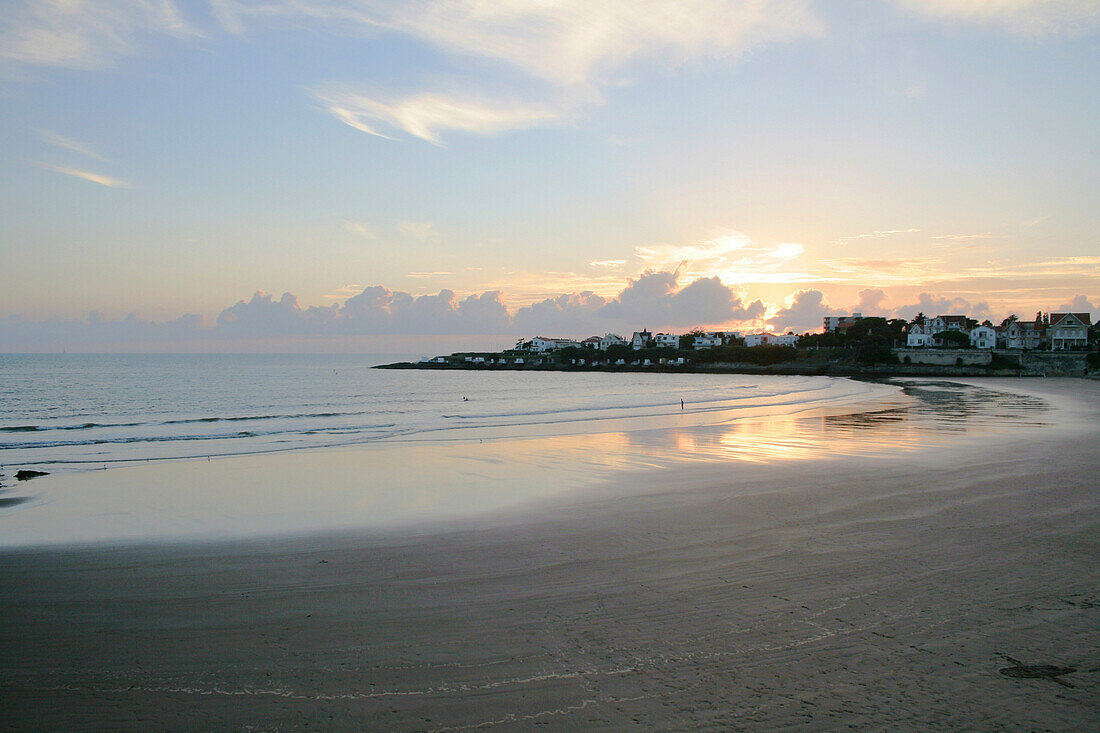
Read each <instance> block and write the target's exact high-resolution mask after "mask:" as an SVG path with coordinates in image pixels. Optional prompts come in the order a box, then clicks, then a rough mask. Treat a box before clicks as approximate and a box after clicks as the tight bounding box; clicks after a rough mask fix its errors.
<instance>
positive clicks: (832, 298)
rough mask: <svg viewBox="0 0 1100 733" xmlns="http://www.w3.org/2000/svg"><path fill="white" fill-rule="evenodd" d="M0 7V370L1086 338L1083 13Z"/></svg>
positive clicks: (936, 7)
mask: <svg viewBox="0 0 1100 733" xmlns="http://www.w3.org/2000/svg"><path fill="white" fill-rule="evenodd" d="M0 15H2V17H0V120H2V124H0V251H2V265H3V266H2V267H0V351H9V352H10V351H39V350H44V351H51V350H61V349H68V350H93V351H94V350H105V351H111V350H116V351H117V350H124V351H125V350H138V351H140V350H167V351H173V350H179V351H204V350H222V351H233V350H321V351H328V350H336V351H343V350H350V351H357V350H365V351H371V350H391V351H392V350H412V351H419V350H424V351H426V352H431V351H433V349H434V350H436V351H442V350H445V349H442V348H439V349H435V347H444V346H445V347H448V348H453V349H459V348H500V347H504V346H508V345H510V344H511V343H513V342H514V341H515V339H516V338H518V337H520V336H527V337H530V336H534V335H544V336H573V337H582V338H583V337H586V336H589V335H593V334H602V333H605V332H608V331H612V332H617V333H625V334H626V335H629V332H632V331H634V330H640V329H641V328H643V327H646V328H649V329H650V330H669V331H681V332H682V331H685V330H687V329H690V328H693V327H704V328H707V329H721V330H740V331H754V330H759V329H776V330H780V331H786V330H788V329H793V330H795V331H796V332H803V331H806V330H811V329H815V328H820V326H821V319H822V317H823V316H824V315H830V314H840V313H850V312H853V311H859V312H862V313H863V314H864V315H883V316H888V317H903V318H911V317H912V316H913V315H915V314H916V313H917V312H924V313H926V314H929V315H935V314H939V313H966V314H968V315H971V316H973V317H975V318H978V319H979V320H981V319H984V318H990V319H992V320H994V321H1000V320H1001V319H1002V318H1004V317H1006V316H1008V315H1009V314H1013V313H1015V314H1017V315H1020V316H1021V317H1023V318H1025V319H1029V318H1031V317H1033V316H1034V314H1035V312H1036V311H1039V310H1042V311H1044V312H1047V311H1058V310H1065V309H1071V310H1074V311H1088V312H1091V313H1092V314H1093V317H1094V318H1095V317H1097V316H1100V243H1098V239H1100V236H1098V231H1100V229H1098V224H1100V206H1098V205H1097V204H1098V201H1097V191H1098V190H1100V186H1098V183H1100V181H1098V176H1097V162H1098V152H1100V135H1098V134H1097V133H1098V124H1097V120H1098V119H1100V114H1098V113H1100V101H1098V96H1100V95H1097V94H1096V89H1097V88H1100V54H1098V46H1097V31H1098V29H1100V3H1096V2H1095V0H744V1H742V2H734V1H732V0H731V1H728V2H722V1H720V0H675V1H673V2H658V1H656V0H632V1H631V2H621V1H618V2H615V1H613V2H603V1H602V0H497V1H496V2H486V1H485V0H404V1H402V2H397V1H396V0H393V1H390V2H378V1H375V0H270V1H257V2H252V1H250V0H205V1H203V2H173V0H126V1H116V0H95V1H94V2H82V1H81V0H26V1H23V0H9V2H7V3H5V10H4V13H2V14H0Z"/></svg>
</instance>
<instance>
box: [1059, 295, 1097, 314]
mask: <svg viewBox="0 0 1100 733" xmlns="http://www.w3.org/2000/svg"><path fill="white" fill-rule="evenodd" d="M1097 311H1100V305H1098V304H1094V303H1091V302H1089V299H1088V298H1087V297H1085V296H1084V295H1076V296H1074V298H1073V300H1071V301H1069V302H1068V303H1063V304H1062V305H1060V306H1058V312H1059V313H1089V314H1092V313H1095V312H1097Z"/></svg>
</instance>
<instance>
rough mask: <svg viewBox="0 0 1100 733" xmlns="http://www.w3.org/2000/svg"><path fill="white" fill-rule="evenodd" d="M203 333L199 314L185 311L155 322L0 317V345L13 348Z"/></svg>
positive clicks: (175, 340)
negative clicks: (171, 317) (181, 314)
mask: <svg viewBox="0 0 1100 733" xmlns="http://www.w3.org/2000/svg"><path fill="white" fill-rule="evenodd" d="M205 332H206V329H204V328H203V320H202V317H201V316H198V315H194V314H188V315H183V316H180V317H179V318H174V319H172V320H170V321H165V322H163V323H154V322H153V321H147V320H144V319H140V318H138V317H137V316H135V315H133V314H131V315H128V316H126V317H125V318H121V319H118V320H110V319H107V318H104V317H103V316H102V315H101V314H100V313H97V312H95V311H93V312H92V313H90V314H89V315H88V317H87V318H85V319H62V318H51V319H48V320H45V321H32V320H30V319H27V318H24V317H22V316H18V315H12V316H7V317H4V318H0V344H3V345H4V348H5V349H11V350H15V351H38V350H43V349H45V350H55V349H72V350H81V349H93V350H94V349H97V348H103V347H105V346H111V345H118V344H123V345H135V344H181V343H185V342H188V341H193V340H195V339H197V338H201V337H202V335H203V334H204V333H205Z"/></svg>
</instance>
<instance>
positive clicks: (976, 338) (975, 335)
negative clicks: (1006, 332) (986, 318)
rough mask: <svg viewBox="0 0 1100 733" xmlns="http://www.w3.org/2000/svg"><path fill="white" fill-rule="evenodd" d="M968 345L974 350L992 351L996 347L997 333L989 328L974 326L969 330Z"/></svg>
mask: <svg viewBox="0 0 1100 733" xmlns="http://www.w3.org/2000/svg"><path fill="white" fill-rule="evenodd" d="M970 345H971V346H973V347H974V348H975V349H992V348H995V347H996V346H997V332H996V331H995V330H993V328H992V327H990V326H974V328H972V329H970Z"/></svg>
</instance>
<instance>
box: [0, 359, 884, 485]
mask: <svg viewBox="0 0 1100 733" xmlns="http://www.w3.org/2000/svg"><path fill="white" fill-rule="evenodd" d="M397 358H399V357H397V356H393V355H389V356H378V355H374V356H367V355H315V354H291V355H285V354H277V355H272V354H246V355H225V354H196V355H179V354H140V355H115V354H111V355H107V354H67V355H66V354H34V355H0V455H2V456H3V457H2V458H0V463H2V464H3V465H6V466H31V465H37V466H54V467H56V468H61V467H64V466H66V465H67V466H71V467H74V468H79V467H87V466H100V465H103V464H114V463H120V462H131V461H145V460H154V459H162V458H180V457H197V456H217V455H233V454H242V453H257V452H271V451H284V450H292V449H298V448H306V447H320V446H333V445H344V444H353V443H365V442H370V441H377V440H384V439H393V438H401V437H407V438H411V437H433V438H439V439H446V438H447V437H448V436H449V435H452V434H454V431H455V430H456V429H461V428H470V427H479V428H502V429H506V430H507V431H508V433H509V434H516V435H522V434H537V433H538V431H539V430H542V429H544V428H546V427H547V426H556V427H558V428H561V427H562V426H573V427H575V429H576V431H577V432H585V431H587V430H590V429H591V428H592V427H593V426H598V425H599V424H600V422H599V421H604V420H618V419H621V418H646V417H654V416H660V415H667V414H669V413H670V411H674V412H676V413H679V411H680V409H679V408H680V400H681V399H683V400H684V403H685V407H686V409H687V410H688V411H690V412H692V413H694V414H696V415H698V414H701V413H709V414H713V417H714V419H715V420H720V419H726V418H727V417H728V418H732V417H734V416H736V415H737V414H739V413H745V412H746V411H750V410H756V411H758V410H760V409H767V408H768V407H778V406H780V405H783V406H786V407H787V408H789V407H790V406H791V405H805V406H806V407H814V406H820V405H828V404H831V403H833V402H836V401H838V400H845V399H852V398H853V397H854V396H856V395H858V394H859V393H862V392H866V391H867V389H868V387H867V385H860V384H858V383H853V382H849V381H848V380H834V379H824V378H814V377H755V376H742V375H701V374H684V375H676V374H638V373H631V374H604V373H558V372H539V373H523V372H464V371H408V370H399V371H391V370H378V369H372V368H371V367H372V366H374V365H376V364H379V363H385V362H387V361H394V360H396V359H397ZM464 398H465V399H464Z"/></svg>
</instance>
